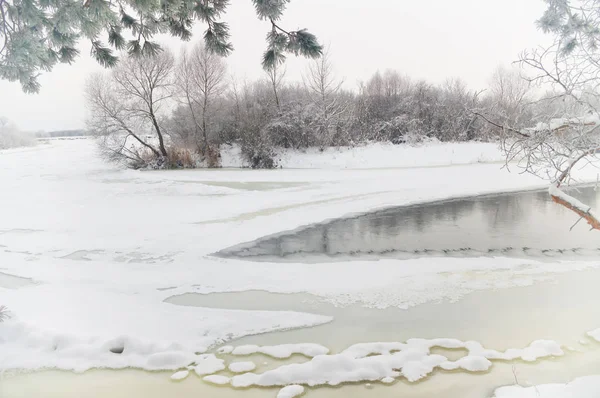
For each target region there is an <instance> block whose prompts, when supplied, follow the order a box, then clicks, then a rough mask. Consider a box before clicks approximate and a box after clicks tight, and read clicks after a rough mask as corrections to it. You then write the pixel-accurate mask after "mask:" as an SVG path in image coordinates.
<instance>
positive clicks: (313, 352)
mask: <svg viewBox="0 0 600 398" xmlns="http://www.w3.org/2000/svg"><path fill="white" fill-rule="evenodd" d="M328 353H329V348H327V347H323V346H322V345H320V344H312V343H306V344H282V345H274V346H262V347H261V346H257V345H241V346H239V347H236V348H235V349H234V350H233V351H232V354H233V355H238V356H244V355H252V354H264V355H268V356H270V357H273V358H277V359H285V358H289V357H291V356H292V355H294V354H302V355H304V356H306V357H309V358H312V357H316V356H317V355H325V354H328Z"/></svg>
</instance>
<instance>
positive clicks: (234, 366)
mask: <svg viewBox="0 0 600 398" xmlns="http://www.w3.org/2000/svg"><path fill="white" fill-rule="evenodd" d="M254 369H256V365H255V364H254V362H233V363H231V364H229V370H230V371H232V372H233V373H245V372H251V371H253V370H254Z"/></svg>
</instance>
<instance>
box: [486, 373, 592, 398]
mask: <svg viewBox="0 0 600 398" xmlns="http://www.w3.org/2000/svg"><path fill="white" fill-rule="evenodd" d="M598 397H600V376H587V377H581V378H578V379H575V380H574V381H572V382H570V383H567V384H542V385H539V386H533V387H521V386H508V387H501V388H498V389H497V390H496V391H495V393H494V396H493V397H492V398H598Z"/></svg>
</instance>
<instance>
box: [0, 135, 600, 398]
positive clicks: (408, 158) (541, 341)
mask: <svg viewBox="0 0 600 398" xmlns="http://www.w3.org/2000/svg"><path fill="white" fill-rule="evenodd" d="M286 156H287V157H286V158H285V162H283V161H282V162H281V163H282V164H283V165H285V166H287V167H296V168H295V169H278V170H268V171H265V170H257V171H253V170H241V169H222V170H180V171H132V170H124V169H120V168H118V167H116V166H114V165H110V164H107V163H105V162H104V161H103V160H102V159H100V158H99V156H98V154H97V153H96V147H95V144H94V142H93V141H92V140H73V141H51V143H50V144H49V145H40V146H38V147H35V148H31V149H28V150H26V151H5V152H2V151H0V181H2V186H1V187H0V305H6V306H8V307H9V308H10V310H11V314H12V318H11V319H10V320H8V321H6V322H3V323H0V372H1V371H10V370H27V371H32V370H44V369H59V370H66V371H75V372H85V371H87V370H90V369H95V368H102V369H125V368H135V369H143V370H152V371H158V370H163V371H167V370H168V371H171V372H170V373H169V374H167V375H164V378H165V379H167V380H168V379H169V378H170V376H171V375H173V379H174V380H177V383H175V382H174V381H172V384H173V387H172V388H178V387H175V386H176V385H181V386H185V385H188V384H189V383H191V382H196V383H203V381H202V378H203V379H204V380H205V381H206V383H208V384H210V385H213V387H211V388H219V389H220V390H219V391H222V390H223V389H226V390H228V391H229V390H231V391H234V392H235V390H233V389H232V387H248V386H254V387H256V386H269V387H273V388H277V389H276V390H274V391H273V394H272V396H276V395H277V392H278V391H279V394H280V396H297V395H298V394H302V393H304V394H306V395H310V394H313V393H314V394H315V395H316V396H318V392H317V391H315V390H314V389H312V388H310V389H307V390H306V391H305V390H304V387H309V386H316V385H322V384H324V385H337V384H340V383H347V382H367V381H370V382H376V383H377V385H378V386H380V385H381V386H383V387H386V388H387V387H388V386H386V385H388V384H389V385H390V386H389V388H394V387H395V386H396V384H400V383H394V381H395V380H400V379H405V380H409V381H417V380H420V379H423V378H424V377H426V376H429V375H430V374H431V373H432V372H434V370H435V369H438V370H440V369H444V370H456V372H458V371H459V370H460V371H461V372H463V373H472V372H485V371H488V370H490V369H491V368H492V367H495V366H499V367H500V368H502V367H503V366H504V365H503V361H508V360H510V361H518V362H519V363H525V362H529V361H534V362H535V361H539V360H540V359H541V358H549V357H554V358H557V357H561V358H562V357H564V358H566V359H565V360H569V359H568V358H567V357H570V355H572V354H571V353H570V351H569V350H568V349H567V348H566V347H564V346H563V345H562V343H561V342H560V341H552V339H553V337H552V336H550V337H548V336H539V337H538V338H536V339H532V340H531V341H529V343H530V344H529V345H527V344H525V345H521V346H515V347H507V346H499V347H496V346H488V344H487V343H483V342H482V343H478V342H476V341H467V340H464V341H463V340H456V339H455V337H456V336H444V335H440V336H436V337H439V338H440V339H431V338H430V337H431V336H427V339H419V338H420V337H423V336H419V335H414V336H411V337H413V338H414V339H411V340H397V341H396V342H389V343H378V342H377V341H372V340H369V339H368V335H365V336H364V338H363V339H362V340H360V341H355V342H356V343H364V344H363V345H355V346H352V347H348V348H347V350H345V351H341V352H330V351H331V349H330V348H329V347H324V346H322V345H320V341H302V342H299V341H289V342H288V343H287V344H271V345H268V346H266V347H265V346H258V345H256V344H252V343H248V344H241V343H238V342H236V341H235V340H236V339H239V338H242V337H245V336H253V335H261V334H266V335H264V336H263V337H262V339H263V340H268V339H269V334H267V333H273V332H277V331H288V330H293V329H296V330H297V329H300V328H306V327H312V326H317V325H323V324H327V323H328V322H331V321H332V320H333V318H332V317H331V316H326V315H320V314H316V313H315V314H313V313H309V312H303V311H287V310H283V309H282V310H241V309H239V310H237V309H219V308H206V307H197V306H183V305H174V304H170V303H167V302H165V301H164V300H166V299H167V298H170V297H172V296H175V295H181V294H185V293H200V294H210V293H220V292H244V291H250V290H252V291H264V292H271V293H280V294H291V293H307V294H311V295H313V296H315V297H318V298H319V299H321V300H323V301H325V302H327V303H329V304H333V305H336V306H348V305H359V306H362V307H368V308H373V309H385V308H402V309H411V308H419V307H417V306H420V305H424V304H426V303H436V302H446V303H447V302H455V301H457V300H460V299H461V298H463V297H465V296H466V295H469V294H470V293H472V292H478V291H488V290H491V289H511V288H514V287H517V286H529V285H532V284H533V283H534V282H537V281H546V282H548V281H549V282H552V281H553V280H554V278H556V277H558V276H559V275H561V274H565V273H570V272H571V271H573V272H574V271H582V272H583V270H593V269H595V268H596V267H597V264H596V263H595V262H593V261H586V262H584V261H577V262H573V261H571V262H564V261H563V262H559V261H550V260H547V261H542V260H539V261H537V260H532V259H519V258H500V257H499V258H491V257H485V258H435V259H432V258H427V259H413V260H397V259H385V260H379V261H352V262H335V263H327V264H294V263H289V262H288V263H285V264H281V263H267V262H261V263H253V262H246V261H241V260H233V259H224V258H217V257H213V256H211V254H212V253H215V252H217V251H219V250H222V249H224V248H227V247H230V246H233V245H236V244H239V243H242V242H248V241H251V240H254V239H257V238H260V237H263V236H266V235H269V234H274V233H277V232H281V231H285V230H291V229H294V228H297V227H300V226H302V225H307V224H310V223H316V222H322V221H324V220H327V219H332V218H336V217H341V216H346V215H349V214H354V213H362V212H367V211H370V210H374V209H380V208H385V207H390V206H398V205H405V204H414V203H419V202H426V201H433V200H437V199H446V198H452V197H460V196H467V195H476V194H484V193H494V192H506V191H516V190H523V189H532V188H543V187H545V186H546V184H547V182H545V181H543V180H540V179H537V178H535V177H533V176H530V175H521V174H518V173H509V172H508V171H507V170H506V169H502V166H503V164H502V163H501V162H500V160H501V154H499V153H498V151H497V150H496V149H495V147H494V146H493V145H491V144H430V145H425V146H421V147H416V148H405V147H392V146H381V145H379V146H374V147H372V148H369V147H367V148H359V149H356V150H346V151H341V150H337V151H333V150H331V151H329V150H328V151H325V152H324V153H319V152H317V151H315V152H314V153H313V152H310V153H305V154H297V156H292V155H290V154H287V155H286ZM230 163H232V162H230ZM310 167H313V168H310ZM577 175H578V177H580V179H581V180H582V181H595V180H596V177H597V170H596V169H595V168H593V167H589V168H587V169H584V170H578V172H577ZM482 305H483V304H482ZM485 316H490V317H493V316H494V315H493V314H486V313H485V308H481V315H480V317H482V318H483V317H485ZM457 322H460V320H457ZM586 325H587V324H586ZM599 326H600V319H598V320H597V322H596V323H594V324H591V323H590V326H589V328H588V329H585V330H581V335H582V336H584V335H585V333H586V332H588V331H590V332H591V331H592V330H594V329H596V328H598V327H599ZM407 327H409V326H407ZM435 327H436V326H435V319H433V320H432V324H431V328H432V329H433V330H435ZM317 329H318V328H317ZM317 329H315V330H317ZM303 330H304V329H303ZM597 335H600V332H597V331H596V332H591V334H590V337H595V336H597ZM359 337H360V336H359ZM281 338H282V339H285V334H281ZM442 338H443V339H442ZM476 338H477V336H473V339H476ZM534 340H535V341H534ZM227 342H230V343H228V344H229V346H225V347H223V348H222V349H221V350H218V351H216V352H215V351H214V349H215V348H217V347H218V346H219V345H221V344H225V343H227ZM296 343H303V344H296ZM484 346H485V347H486V348H483V347H484ZM440 347H441V348H445V349H450V350H465V351H466V352H467V353H466V355H464V356H462V357H459V358H456V359H451V358H450V355H449V354H444V353H436V351H435V350H436V349H437V348H440ZM241 355H244V356H249V357H248V358H245V357H240V356H241ZM260 355H262V356H263V357H260ZM265 355H266V356H268V359H267V360H268V361H269V362H271V361H279V360H282V359H285V358H290V359H289V360H288V359H285V360H283V362H281V363H275V364H270V365H269V367H268V369H267V368H265V367H264V366H265V365H260V364H261V363H262V362H264V360H265V357H264V356H265ZM259 358H260V359H259ZM299 358H302V361H303V362H301V363H297V362H295V361H299ZM498 360H500V362H495V361H498ZM561 360H562V359H561ZM242 361H243V362H242ZM259 361H260V362H259ZM285 361H292V362H285ZM236 362H240V363H241V364H238V365H235V363H236ZM251 362H253V363H255V364H257V365H259V366H258V367H257V368H258V369H257V370H256V371H255V372H256V374H255V373H240V374H237V375H234V374H233V373H232V372H238V371H239V372H245V371H247V370H248V371H249V370H250V369H251V367H252V366H251ZM497 363H498V365H496V364H497ZM232 364H233V365H232ZM231 365H232V366H231ZM507 366H508V365H507ZM527 366H529V365H527ZM227 369H230V370H231V371H232V372H228V370H227ZM189 371H193V373H196V375H197V376H199V377H196V375H192V376H189V377H188V374H189ZM125 372H127V371H125ZM253 372H254V371H253ZM215 373H218V374H215ZM461 374H462V373H461ZM448 377H458V376H457V375H456V374H455V373H454V372H453V373H452V374H451V376H448ZM58 378H60V377H58ZM561 381H563V380H561ZM565 381H566V380H565ZM578 383H579V382H578ZM214 384H217V385H220V384H224V385H225V386H221V387H214ZM467 384H468V383H467ZM582 384H585V385H586V386H587V385H591V384H593V383H592V382H585V383H582ZM288 385H289V386H290V388H288V387H286V386H288ZM577 385H579V384H577ZM292 386H294V388H291V387H292ZM303 386H304V387H303ZM488 387H489V388H490V394H489V395H490V396H491V394H492V390H493V388H494V387H497V385H492V386H488ZM1 388H2V387H0V392H1V391H2V390H1ZM6 388H8V387H6ZM181 388H184V387H181ZM553 388H554V387H548V391H550V390H551V389H553ZM556 388H559V387H556ZM560 388H563V389H566V390H564V391H571V392H576V391H579V390H576V389H574V387H572V386H571V385H569V386H568V387H560ZM577 388H579V387H577ZM581 388H584V387H581ZM280 390H281V391H280ZM374 391H377V390H374ZM529 391H530V390H527V389H519V388H516V387H515V388H513V389H511V388H505V389H500V390H498V391H497V397H498V398H505V397H511V398H512V397H521V396H529V395H525V394H531V392H529ZM561 391H563V390H561ZM363 392H364V391H363ZM502 394H504V395H502ZM510 394H512V395H510ZM519 394H521V395H519ZM0 395H1V394H0ZM8 396H10V395H8ZM23 396H25V395H23ZM129 396H131V395H129ZM181 396H183V395H181ZM357 396H361V395H357ZM424 396H427V395H424ZM531 396H534V395H531ZM547 396H548V397H554V395H547ZM560 396H561V397H562V396H568V395H560ZM574 396H578V397H579V396H583V395H574ZM590 396H591V395H590ZM543 397H545V396H543ZM3 398H4V397H3Z"/></svg>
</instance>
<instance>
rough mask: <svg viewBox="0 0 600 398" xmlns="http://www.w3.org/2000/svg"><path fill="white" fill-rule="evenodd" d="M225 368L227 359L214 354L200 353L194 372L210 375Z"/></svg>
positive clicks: (200, 374)
mask: <svg viewBox="0 0 600 398" xmlns="http://www.w3.org/2000/svg"><path fill="white" fill-rule="evenodd" d="M224 369H225V361H224V360H222V359H219V358H217V357H216V356H214V355H213V354H204V355H200V356H199V357H198V359H197V362H196V366H195V367H194V372H196V374H197V375H198V376H204V375H209V374H212V373H215V372H219V371H221V370H224Z"/></svg>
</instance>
